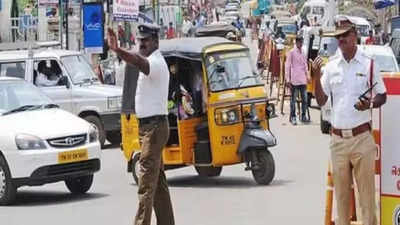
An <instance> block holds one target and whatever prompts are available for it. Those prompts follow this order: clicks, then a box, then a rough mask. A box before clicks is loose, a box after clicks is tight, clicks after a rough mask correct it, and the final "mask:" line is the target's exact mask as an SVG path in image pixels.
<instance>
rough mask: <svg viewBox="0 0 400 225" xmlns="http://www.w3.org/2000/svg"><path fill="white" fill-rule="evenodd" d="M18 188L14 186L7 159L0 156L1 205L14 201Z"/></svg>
mask: <svg viewBox="0 0 400 225" xmlns="http://www.w3.org/2000/svg"><path fill="white" fill-rule="evenodd" d="M16 194H17V188H16V187H15V186H14V184H13V182H12V179H11V173H10V170H9V168H8V165H7V162H6V160H5V159H4V158H3V157H2V156H0V205H10V204H12V203H14V201H15V197H16Z"/></svg>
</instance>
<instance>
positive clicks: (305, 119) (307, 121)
mask: <svg viewBox="0 0 400 225" xmlns="http://www.w3.org/2000/svg"><path fill="white" fill-rule="evenodd" d="M301 122H303V123H309V122H310V120H309V119H308V118H307V117H306V116H302V117H301Z"/></svg>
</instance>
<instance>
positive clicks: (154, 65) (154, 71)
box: [147, 54, 161, 79]
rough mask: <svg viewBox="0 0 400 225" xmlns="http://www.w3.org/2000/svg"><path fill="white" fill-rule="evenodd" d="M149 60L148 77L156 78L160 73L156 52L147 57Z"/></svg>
mask: <svg viewBox="0 0 400 225" xmlns="http://www.w3.org/2000/svg"><path fill="white" fill-rule="evenodd" d="M147 60H148V61H149V69H150V70H149V75H148V77H149V78H150V79H158V77H159V76H160V75H161V65H160V61H159V59H158V57H157V56H156V54H152V55H151V56H150V57H148V58H147Z"/></svg>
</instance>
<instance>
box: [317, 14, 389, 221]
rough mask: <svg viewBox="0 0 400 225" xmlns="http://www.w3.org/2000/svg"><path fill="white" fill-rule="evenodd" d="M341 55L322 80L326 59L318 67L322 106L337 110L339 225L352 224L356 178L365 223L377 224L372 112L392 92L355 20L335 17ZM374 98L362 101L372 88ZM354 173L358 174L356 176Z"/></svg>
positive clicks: (334, 151) (334, 154) (333, 146)
mask: <svg viewBox="0 0 400 225" xmlns="http://www.w3.org/2000/svg"><path fill="white" fill-rule="evenodd" d="M335 22H336V23H335V25H336V31H335V32H334V34H333V35H334V36H335V37H336V39H337V40H338V44H339V50H338V52H337V53H336V54H335V55H334V56H333V57H331V58H330V59H329V62H328V63H327V64H326V66H325V69H324V72H323V75H322V77H321V65H322V61H323V60H322V58H321V57H317V58H316V59H315V60H314V62H313V70H314V75H315V76H316V88H315V94H316V99H317V103H318V105H320V106H324V105H325V104H327V103H326V102H327V100H328V98H330V103H328V104H329V105H330V106H331V108H332V110H331V121H330V122H331V125H332V128H331V141H330V150H331V160H332V169H333V183H334V188H335V190H334V192H335V197H336V203H337V211H338V223H337V224H338V225H350V215H349V213H350V197H349V196H350V194H351V186H352V181H353V178H352V175H353V174H354V177H355V180H356V184H357V189H358V190H359V199H360V205H361V211H362V213H363V215H362V224H364V225H376V224H377V220H376V215H375V213H376V210H375V207H376V204H375V194H376V193H375V156H376V153H377V152H376V151H377V149H376V145H375V142H374V138H373V136H372V135H371V124H370V122H371V110H372V108H379V107H381V106H382V105H383V104H385V102H386V88H385V85H384V83H383V80H382V77H381V76H380V74H379V70H378V69H377V67H378V66H377V65H376V64H375V62H374V61H373V60H372V58H370V57H369V56H367V55H366V54H365V53H364V52H363V51H362V50H361V49H360V48H359V47H357V30H356V26H355V24H354V23H352V21H351V18H349V17H347V16H339V17H336V18H335ZM375 83H376V84H377V85H376V86H375V87H374V88H373V92H370V93H369V94H368V95H367V97H368V99H366V100H362V99H359V96H360V95H361V94H362V93H364V92H365V91H366V90H367V89H368V88H369V87H371V84H375ZM352 172H353V174H352Z"/></svg>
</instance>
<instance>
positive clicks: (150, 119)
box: [138, 115, 167, 125]
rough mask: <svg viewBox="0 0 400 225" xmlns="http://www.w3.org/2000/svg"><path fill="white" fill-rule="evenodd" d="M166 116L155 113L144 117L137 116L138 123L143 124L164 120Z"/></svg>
mask: <svg viewBox="0 0 400 225" xmlns="http://www.w3.org/2000/svg"><path fill="white" fill-rule="evenodd" d="M166 119H167V116H166V115H155V116H149V117H144V118H138V120H139V124H141V125H144V124H148V123H151V122H153V123H158V122H160V121H163V120H166Z"/></svg>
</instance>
